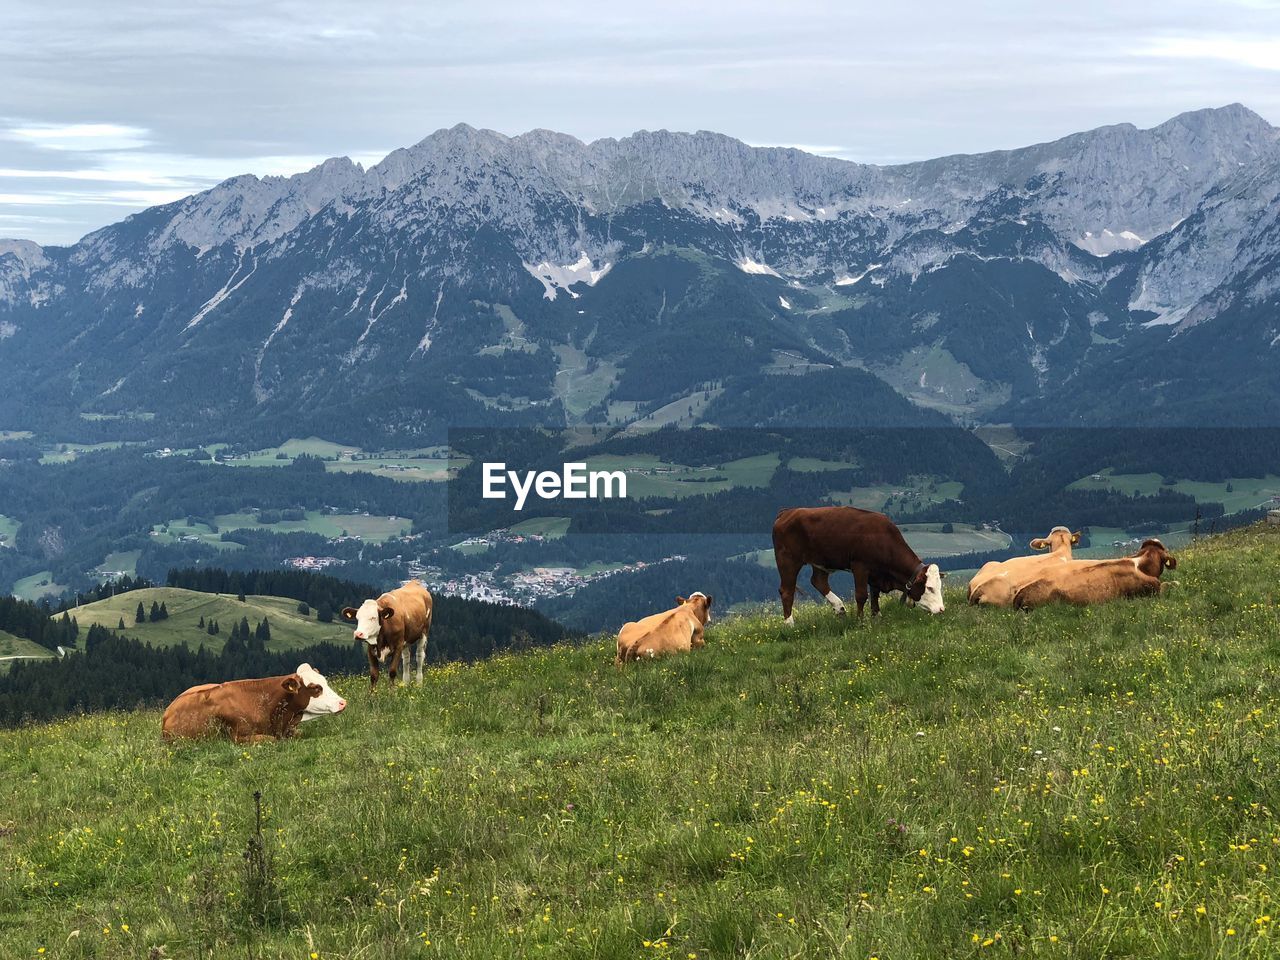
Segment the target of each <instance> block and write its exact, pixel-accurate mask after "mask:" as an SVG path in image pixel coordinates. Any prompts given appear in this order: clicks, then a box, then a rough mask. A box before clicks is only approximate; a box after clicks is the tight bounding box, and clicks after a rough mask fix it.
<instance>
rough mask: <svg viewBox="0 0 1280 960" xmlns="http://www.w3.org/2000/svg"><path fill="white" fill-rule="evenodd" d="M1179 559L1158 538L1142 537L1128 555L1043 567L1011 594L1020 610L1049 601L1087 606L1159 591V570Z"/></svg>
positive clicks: (1175, 562)
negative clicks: (1139, 542)
mask: <svg viewBox="0 0 1280 960" xmlns="http://www.w3.org/2000/svg"><path fill="white" fill-rule="evenodd" d="M1177 566H1178V560H1177V558H1176V557H1174V556H1173V554H1171V553H1169V551H1168V550H1166V549H1165V545H1164V544H1163V543H1161V542H1160V541H1159V540H1156V539H1154V538H1153V539H1150V540H1144V541H1143V542H1142V546H1140V547H1139V548H1138V552H1137V553H1135V554H1134V555H1133V556H1131V557H1120V558H1118V559H1116V560H1071V561H1069V562H1067V563H1065V564H1058V565H1056V566H1053V567H1050V568H1048V569H1046V570H1045V571H1044V572H1043V573H1042V574H1041V576H1040V577H1038V578H1037V579H1035V580H1033V581H1032V582H1031V583H1029V584H1027V585H1026V586H1024V587H1023V588H1022V589H1021V590H1019V591H1018V593H1017V595H1016V596H1015V597H1014V598H1013V605H1014V607H1016V608H1017V609H1019V610H1033V609H1035V608H1036V607H1042V606H1044V605H1045V604H1049V603H1071V604H1075V605H1076V606H1088V605H1090V604H1094V603H1105V602H1106V601H1108V600H1116V599H1119V598H1121V597H1146V596H1151V595H1152V594H1156V593H1159V592H1160V590H1161V588H1162V587H1163V586H1164V584H1163V583H1162V582H1161V580H1160V574H1162V573H1164V571H1166V570H1173V569H1176V568H1177Z"/></svg>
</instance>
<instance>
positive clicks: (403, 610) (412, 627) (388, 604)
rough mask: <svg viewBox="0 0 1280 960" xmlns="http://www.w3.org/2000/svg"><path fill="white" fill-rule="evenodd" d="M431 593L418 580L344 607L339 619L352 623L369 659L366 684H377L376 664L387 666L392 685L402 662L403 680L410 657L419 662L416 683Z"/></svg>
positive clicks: (424, 655) (423, 653) (424, 651)
mask: <svg viewBox="0 0 1280 960" xmlns="http://www.w3.org/2000/svg"><path fill="white" fill-rule="evenodd" d="M432 606H433V600H432V598H431V592H430V591H429V590H427V588H426V587H424V586H423V585H422V583H421V582H420V581H418V580H410V581H408V582H407V583H405V584H403V585H402V586H399V587H396V589H394V590H390V591H388V592H387V593H384V594H383V595H382V596H380V597H378V598H377V599H376V600H366V601H364V602H363V603H362V604H360V606H359V608H356V607H345V608H344V609H343V611H342V619H343V620H346V621H347V622H348V623H354V624H355V631H354V632H353V634H352V635H353V636H354V637H355V639H356V640H357V641H359V642H361V643H363V644H364V645H365V653H366V654H367V655H368V657H369V685H370V686H371V687H376V686H377V685H378V675H379V671H378V665H379V664H386V666H387V672H388V674H389V675H390V678H391V683H392V684H393V685H394V684H395V682H396V676H397V674H398V673H399V670H400V667H401V663H402V662H403V666H404V672H405V677H406V679H407V678H408V676H409V675H410V673H411V672H412V671H411V670H410V655H411V654H413V655H414V659H416V660H417V663H418V683H422V666H423V663H424V662H425V661H426V659H427V633H428V632H429V631H430V630H431V609H432Z"/></svg>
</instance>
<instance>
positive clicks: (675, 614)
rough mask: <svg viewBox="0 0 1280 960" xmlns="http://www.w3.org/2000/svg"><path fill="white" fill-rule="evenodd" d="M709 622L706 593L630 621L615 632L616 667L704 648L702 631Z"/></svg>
mask: <svg viewBox="0 0 1280 960" xmlns="http://www.w3.org/2000/svg"><path fill="white" fill-rule="evenodd" d="M710 622H711V597H708V596H707V595H706V594H705V593H691V594H689V596H688V597H687V598H686V597H676V606H675V607H674V608H672V609H671V610H666V611H664V612H662V613H655V614H653V616H650V617H645V618H644V619H643V620H635V621H632V622H631V623H628V624H625V625H624V626H623V628H622V629H621V630H620V631H618V663H626V662H627V661H629V660H640V659H652V658H654V657H661V656H665V655H666V654H668V653H688V652H689V651H690V650H693V649H696V648H698V647H704V646H706V644H707V642H706V640H705V638H704V637H703V631H704V630H705V628H706V626H707V624H708V623H710Z"/></svg>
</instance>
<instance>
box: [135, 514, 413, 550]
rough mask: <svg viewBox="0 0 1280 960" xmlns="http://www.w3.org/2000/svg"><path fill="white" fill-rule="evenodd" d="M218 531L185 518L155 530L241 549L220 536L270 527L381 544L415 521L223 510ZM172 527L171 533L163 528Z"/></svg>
mask: <svg viewBox="0 0 1280 960" xmlns="http://www.w3.org/2000/svg"><path fill="white" fill-rule="evenodd" d="M213 523H214V526H215V527H216V528H217V531H218V532H217V533H215V532H214V530H213V529H212V528H211V527H210V526H209V525H208V524H206V523H201V522H197V523H195V524H189V523H187V522H186V521H185V520H170V521H169V523H167V524H160V525H157V526H156V528H155V529H154V530H153V532H152V536H153V538H155V539H156V542H157V543H172V542H173V541H174V540H177V539H180V538H182V537H195V538H196V539H198V540H200V541H202V542H204V543H208V544H210V545H211V546H215V547H219V548H220V549H239V548H240V544H236V543H226V542H224V541H222V540H221V539H219V537H220V536H221V534H222V532H224V531H231V530H269V531H271V532H272V533H316V534H319V535H320V536H322V537H342V536H348V537H358V538H359V539H361V540H369V541H372V542H377V543H380V542H382V541H383V540H389V539H391V538H392V537H400V536H404V535H405V534H407V533H408V532H409V530H410V529H412V527H413V522H412V521H411V520H408V519H406V518H404V517H371V516H365V515H364V514H359V513H333V514H330V513H321V512H320V511H318V510H308V511H306V515H305V518H304V519H302V520H281V521H280V522H279V523H271V524H266V523H260V522H259V521H258V515H257V514H256V513H251V512H243V513H221V514H218V515H217V516H216V517H214V518H213ZM164 527H168V530H167V532H166V531H165V530H164V529H163V528H164Z"/></svg>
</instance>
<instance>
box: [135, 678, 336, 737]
mask: <svg viewBox="0 0 1280 960" xmlns="http://www.w3.org/2000/svg"><path fill="white" fill-rule="evenodd" d="M323 693H324V690H323V688H322V687H321V686H320V685H319V684H317V683H306V682H304V681H303V679H302V678H301V677H300V676H299V675H298V674H296V673H291V674H289V675H288V676H284V677H267V678H265V679H262V680H229V681H227V682H226V683H202V684H200V685H199V686H195V687H191V688H190V689H187V690H184V691H183V692H182V693H180V694H178V696H177V697H175V698H174V701H173V702H172V703H171V704H169V706H168V707H166V708H165V711H164V717H163V719H162V720H161V726H160V731H161V735H162V736H163V737H164V738H165V739H166V740H180V739H191V740H196V739H201V738H203V737H216V736H220V735H226V736H230V737H231V739H232V740H234V741H235V742H236V743H257V742H259V741H260V740H281V739H284V738H285V737H291V736H293V733H294V731H295V730H297V728H298V724H299V723H301V722H302V717H303V714H304V713H305V712H306V709H307V704H308V703H310V702H311V700H312V698H313V697H319V696H321V695H322V694H323Z"/></svg>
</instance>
